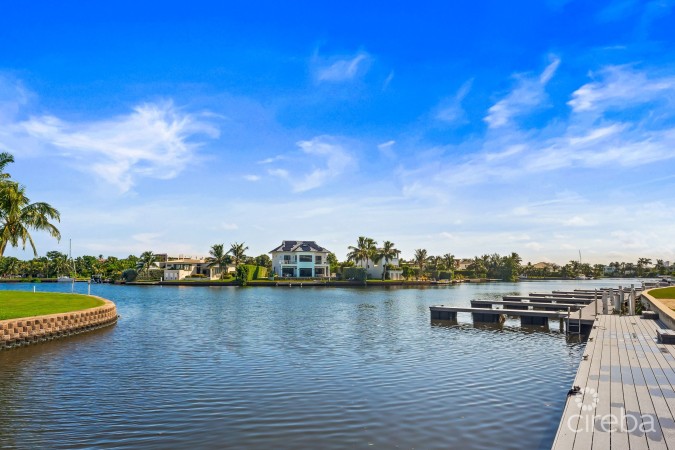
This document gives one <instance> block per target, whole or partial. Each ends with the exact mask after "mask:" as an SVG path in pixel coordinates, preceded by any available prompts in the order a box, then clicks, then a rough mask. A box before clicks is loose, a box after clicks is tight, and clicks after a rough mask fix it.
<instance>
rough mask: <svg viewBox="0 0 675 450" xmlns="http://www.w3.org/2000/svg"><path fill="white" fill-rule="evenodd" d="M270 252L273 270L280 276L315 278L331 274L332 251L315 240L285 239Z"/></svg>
mask: <svg viewBox="0 0 675 450" xmlns="http://www.w3.org/2000/svg"><path fill="white" fill-rule="evenodd" d="M270 253H271V254H272V271H273V273H274V274H275V275H278V276H280V277H287V278H298V277H299V278H315V277H327V276H329V275H330V265H329V264H328V253H330V252H329V250H327V249H325V248H323V247H321V246H320V245H317V243H316V242H314V241H283V242H282V243H281V245H280V246H278V247H277V248H275V249H274V250H272V251H270Z"/></svg>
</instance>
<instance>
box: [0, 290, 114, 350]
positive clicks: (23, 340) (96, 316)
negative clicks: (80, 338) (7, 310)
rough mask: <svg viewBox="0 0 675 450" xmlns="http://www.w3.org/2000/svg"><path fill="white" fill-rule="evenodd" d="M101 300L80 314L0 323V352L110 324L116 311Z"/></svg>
mask: <svg viewBox="0 0 675 450" xmlns="http://www.w3.org/2000/svg"><path fill="white" fill-rule="evenodd" d="M101 300H103V301H104V302H105V303H104V304H103V305H101V306H97V307H96V308H90V309H84V310H81V311H71V312H67V313H59V314H50V315H48V316H35V317H24V318H20V319H8V320H0V350H3V349H6V348H13V347H19V346H22V345H30V344H35V343H38V342H44V341H49V340H52V339H55V338H59V337H65V336H71V335H74V334H79V333H83V332H85V331H90V330H96V329H98V328H103V327H107V326H109V325H113V324H114V323H116V322H117V308H116V307H115V304H114V303H113V302H111V301H110V300H106V299H101Z"/></svg>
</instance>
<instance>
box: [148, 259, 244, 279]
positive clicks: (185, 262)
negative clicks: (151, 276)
mask: <svg viewBox="0 0 675 450" xmlns="http://www.w3.org/2000/svg"><path fill="white" fill-rule="evenodd" d="M157 265H158V266H159V268H160V269H163V270H164V278H163V279H164V280H165V281H169V280H184V279H186V278H191V277H193V278H204V279H207V280H216V279H218V278H220V274H221V270H227V272H234V271H235V269H234V265H228V266H227V267H226V268H224V269H221V268H220V267H217V266H214V267H209V263H208V262H207V261H206V260H205V259H202V258H183V257H180V258H170V257H169V258H167V259H166V260H165V261H159V262H158V263H157Z"/></svg>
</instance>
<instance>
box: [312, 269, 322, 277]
mask: <svg viewBox="0 0 675 450" xmlns="http://www.w3.org/2000/svg"><path fill="white" fill-rule="evenodd" d="M314 274H315V275H316V276H317V277H322V276H323V275H324V273H323V267H317V268H316V269H314Z"/></svg>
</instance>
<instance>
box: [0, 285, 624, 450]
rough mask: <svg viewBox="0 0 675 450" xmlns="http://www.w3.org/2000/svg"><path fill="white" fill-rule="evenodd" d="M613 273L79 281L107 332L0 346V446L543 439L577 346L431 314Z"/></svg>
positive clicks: (512, 442)
mask: <svg viewBox="0 0 675 450" xmlns="http://www.w3.org/2000/svg"><path fill="white" fill-rule="evenodd" d="M622 281H623V284H624V285H625V284H626V280H622ZM620 283H621V281H619V280H602V281H568V282H561V281H560V282H521V283H490V284H462V285H458V286H444V287H436V288H421V289H420V288H415V289H412V288H369V289H363V288H360V289H359V288H353V289H352V288H349V289H348V288H307V287H305V288H297V287H294V288H260V287H255V288H233V287H213V288H211V287H158V286H148V287H143V286H110V285H93V286H92V294H96V295H100V296H102V297H106V298H108V299H110V300H113V301H114V302H115V303H116V304H117V308H118V313H119V314H120V316H121V317H120V320H119V322H118V324H117V325H116V326H114V327H111V328H108V329H103V330H99V331H95V332H92V333H89V334H86V335H80V336H75V337H72V338H66V339H63V340H60V341H52V342H49V343H45V344H41V345H36V346H31V347H25V348H19V349H13V350H8V351H2V352H0V448H86V447H103V448H138V447H143V448H186V447H191V448H195V449H196V448H247V449H269V448H276V449H284V448H288V449H291V448H293V449H297V448H321V449H344V448H384V449H389V448H404V449H405V448H408V449H412V448H415V449H448V448H462V449H493V448H514V449H515V448H519V449H520V448H549V447H550V445H551V443H552V441H553V438H554V436H555V432H556V429H557V426H558V422H559V420H560V416H561V414H562V409H563V405H564V403H565V395H566V392H567V390H568V389H569V388H570V386H571V384H572V382H573V379H574V376H575V374H576V370H577V366H578V363H579V360H580V358H581V355H582V354H583V348H584V344H583V343H580V342H579V340H578V339H570V338H567V337H566V336H565V334H564V333H562V332H561V331H560V330H559V329H558V324H557V323H556V324H551V326H550V328H548V329H546V328H542V327H532V328H521V327H520V326H519V322H518V321H517V320H509V321H507V322H506V323H505V324H504V325H503V326H492V325H490V326H488V325H483V326H480V325H476V326H474V325H473V324H472V322H471V317H470V315H468V314H467V315H464V314H460V315H459V318H458V323H457V324H456V325H451V326H448V325H435V324H431V322H430V320H429V309H428V307H429V306H431V305H436V304H445V305H458V306H459V305H466V306H468V305H469V301H470V300H471V299H480V298H499V297H501V296H502V295H506V294H524V295H525V294H527V293H529V292H544V291H551V290H553V289H574V288H579V287H583V288H595V287H601V286H614V287H616V286H618V284H620ZM33 286H35V287H36V289H37V290H38V291H48V290H49V291H57V290H59V291H67V292H70V290H71V285H70V284H36V285H32V284H17V285H10V284H4V285H0V289H17V290H33ZM75 290H76V291H78V292H83V293H86V290H87V285H86V284H84V283H78V284H76V285H75Z"/></svg>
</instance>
